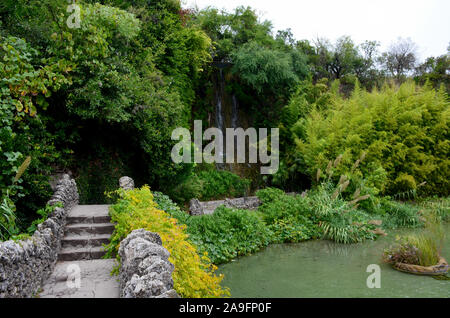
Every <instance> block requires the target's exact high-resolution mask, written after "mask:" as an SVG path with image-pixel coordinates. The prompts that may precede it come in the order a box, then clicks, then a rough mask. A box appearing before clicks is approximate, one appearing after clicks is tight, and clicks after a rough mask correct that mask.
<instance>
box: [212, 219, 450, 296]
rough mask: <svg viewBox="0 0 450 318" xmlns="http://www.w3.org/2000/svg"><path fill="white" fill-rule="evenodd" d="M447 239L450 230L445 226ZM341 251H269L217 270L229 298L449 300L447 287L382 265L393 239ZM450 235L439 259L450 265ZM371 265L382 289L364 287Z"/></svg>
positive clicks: (309, 246) (315, 245)
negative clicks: (377, 269)
mask: <svg viewBox="0 0 450 318" xmlns="http://www.w3.org/2000/svg"><path fill="white" fill-rule="evenodd" d="M445 229H446V232H447V233H449V230H450V225H449V224H447V225H445ZM403 232H405V231H390V233H389V234H390V235H388V236H387V237H381V238H379V239H378V240H377V241H369V242H365V243H360V244H353V245H343V244H337V243H333V242H329V241H322V240H317V241H308V242H303V243H299V244H282V245H272V246H269V247H268V248H266V249H264V250H263V251H261V252H259V253H257V254H254V255H251V256H246V257H242V258H239V259H237V260H235V261H233V262H231V263H229V264H225V265H222V266H220V268H219V272H220V273H223V274H224V275H225V279H224V281H223V285H224V286H227V287H230V289H231V295H232V297H450V281H439V280H435V279H432V278H431V277H424V276H416V275H411V274H406V273H402V272H398V271H396V270H394V269H392V268H391V267H390V266H389V265H386V264H383V263H382V261H381V256H382V252H383V249H384V248H386V247H387V246H389V245H390V244H391V243H392V242H393V241H394V240H395V236H396V234H401V233H403ZM449 237H450V235H447V239H446V245H445V246H444V250H443V251H442V254H443V256H444V257H445V258H446V259H447V260H450V240H449ZM370 264H379V265H380V267H381V288H380V289H369V288H367V286H366V280H367V277H368V276H369V275H370V273H367V272H366V269H367V266H368V265H370Z"/></svg>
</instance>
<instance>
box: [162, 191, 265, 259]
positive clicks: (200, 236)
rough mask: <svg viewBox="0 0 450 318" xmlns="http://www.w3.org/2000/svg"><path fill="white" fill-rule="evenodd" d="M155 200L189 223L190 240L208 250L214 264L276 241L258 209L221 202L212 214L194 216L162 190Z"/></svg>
mask: <svg viewBox="0 0 450 318" xmlns="http://www.w3.org/2000/svg"><path fill="white" fill-rule="evenodd" d="M155 202H156V203H157V204H158V207H159V208H160V209H162V210H164V211H166V212H167V213H169V214H170V215H171V216H172V217H173V218H176V219H177V220H178V221H179V222H180V223H181V224H185V225H186V232H187V233H188V234H189V241H191V242H192V243H194V245H196V246H197V248H198V250H199V252H200V253H203V252H207V253H208V257H209V258H210V259H211V261H212V262H213V263H214V264H220V263H225V262H227V261H230V260H232V259H233V258H236V257H238V256H242V255H248V254H250V253H254V252H256V251H258V250H260V249H261V248H262V247H265V246H267V245H268V244H269V243H271V242H272V241H271V239H272V232H271V231H270V230H269V229H268V228H267V227H266V225H265V223H264V222H263V221H262V220H261V219H260V218H259V217H258V216H257V215H256V213H255V212H251V211H247V210H234V209H229V208H226V207H224V206H221V207H219V208H217V209H216V211H215V212H214V214H211V215H202V216H190V215H189V214H187V213H185V212H183V211H181V210H180V208H179V207H178V206H177V205H176V204H175V203H173V202H172V201H171V200H170V199H169V197H168V196H166V195H164V194H162V193H158V192H156V193H155Z"/></svg>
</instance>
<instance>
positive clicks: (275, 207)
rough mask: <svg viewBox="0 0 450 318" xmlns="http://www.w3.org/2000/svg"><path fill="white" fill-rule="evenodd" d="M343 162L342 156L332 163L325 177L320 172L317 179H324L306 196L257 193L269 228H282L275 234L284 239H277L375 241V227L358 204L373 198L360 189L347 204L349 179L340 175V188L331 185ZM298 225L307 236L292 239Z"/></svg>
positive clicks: (279, 238)
mask: <svg viewBox="0 0 450 318" xmlns="http://www.w3.org/2000/svg"><path fill="white" fill-rule="evenodd" d="M340 160H341V157H338V158H337V159H336V160H335V161H334V163H333V162H331V161H330V162H329V164H328V166H327V169H326V170H325V174H324V175H322V173H321V170H320V169H319V170H318V172H317V173H316V178H317V180H321V179H325V180H324V181H322V182H321V183H320V184H319V185H318V186H316V187H315V188H313V189H312V190H311V191H309V192H308V193H307V194H306V195H295V196H289V195H286V194H285V193H284V192H283V191H280V190H277V189H265V190H262V191H258V192H257V196H258V197H259V198H260V199H261V201H262V202H263V204H262V205H261V206H260V207H259V209H258V210H259V211H260V212H261V213H262V214H263V218H264V220H265V221H266V222H267V223H268V224H269V225H270V226H272V227H278V228H279V229H278V230H275V232H276V233H278V234H279V235H281V237H278V238H275V240H277V241H282V239H283V238H284V239H287V240H288V241H291V242H292V241H295V240H296V239H299V238H300V239H302V238H303V239H304V238H306V236H309V238H311V237H322V238H324V239H330V240H333V241H336V242H339V243H356V242H360V241H363V240H365V239H373V238H375V234H374V233H373V232H372V231H373V229H374V226H373V225H371V224H369V223H368V222H369V221H370V217H369V216H368V215H367V214H366V213H364V212H363V211H359V210H357V207H358V205H359V203H360V202H362V201H364V200H366V199H367V198H368V197H370V196H369V195H367V194H366V195H361V190H360V189H358V190H357V191H356V192H355V193H354V194H353V198H352V201H346V200H345V198H344V197H345V195H344V194H345V192H346V191H347V188H348V187H349V185H350V180H349V179H348V178H347V177H346V175H341V178H340V180H339V183H338V184H337V185H334V183H333V182H332V178H331V177H332V175H333V173H334V169H335V168H337V167H338V166H339V164H340ZM355 169H356V168H355ZM298 226H300V227H301V228H302V229H303V232H302V234H305V236H304V237H302V236H300V237H296V236H295V235H294V236H293V237H292V235H291V233H290V232H291V231H292V232H293V233H294V234H295V233H296V227H298ZM286 230H287V231H286Z"/></svg>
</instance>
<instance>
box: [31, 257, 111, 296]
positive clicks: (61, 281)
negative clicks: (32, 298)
mask: <svg viewBox="0 0 450 318" xmlns="http://www.w3.org/2000/svg"><path fill="white" fill-rule="evenodd" d="M115 265H116V261H115V260H114V259H97V260H88V261H70V262H58V263H57V264H56V267H55V270H54V271H53V273H52V275H51V276H50V277H49V279H48V280H47V281H46V283H45V284H44V286H43V288H42V292H41V293H40V294H39V296H38V297H40V298H93V297H100V298H118V297H119V282H118V277H117V276H112V275H111V271H112V269H113V267H114V266H115ZM74 267H75V268H78V269H79V274H80V285H81V286H79V287H80V288H70V287H69V286H70V285H69V284H68V283H67V281H68V279H70V282H72V281H73V279H72V277H73V273H74ZM69 273H70V277H69ZM71 287H73V285H72V286H71Z"/></svg>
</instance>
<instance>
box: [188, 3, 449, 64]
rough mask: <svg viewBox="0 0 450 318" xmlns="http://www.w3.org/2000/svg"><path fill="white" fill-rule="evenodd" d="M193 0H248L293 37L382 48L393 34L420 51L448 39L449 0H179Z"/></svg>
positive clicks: (435, 50) (434, 51)
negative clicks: (342, 40)
mask: <svg viewBox="0 0 450 318" xmlns="http://www.w3.org/2000/svg"><path fill="white" fill-rule="evenodd" d="M183 2H184V3H185V5H184V6H185V7H193V6H195V5H197V6H198V7H199V8H200V9H202V8H205V7H207V6H213V7H217V8H225V9H227V10H228V11H231V10H232V9H234V8H235V7H237V6H240V5H244V6H251V7H252V8H254V9H256V10H257V11H258V12H259V13H261V14H262V17H263V19H267V20H270V21H272V23H273V25H274V30H275V31H276V30H282V29H287V28H291V29H292V32H293V33H294V35H295V37H296V38H297V39H308V40H312V39H314V38H316V37H326V38H329V39H331V40H335V39H337V38H338V37H339V36H342V35H350V36H351V37H352V39H353V40H354V41H355V42H357V43H360V42H362V41H364V40H377V41H379V42H381V44H382V49H385V48H387V47H388V46H389V45H390V44H391V43H392V42H394V41H395V40H396V39H397V38H398V37H403V38H407V37H410V38H411V39H412V40H413V41H414V42H416V43H417V44H418V46H419V51H418V53H419V56H420V58H421V59H424V58H426V57H428V56H432V55H433V56H437V55H442V54H444V53H446V52H447V46H448V45H449V42H450V19H449V12H450V1H448V0H429V1H423V0H377V1H367V0H307V1H305V0H296V1H294V0H225V1H224V0H184V1H183Z"/></svg>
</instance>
